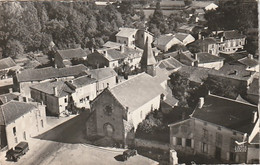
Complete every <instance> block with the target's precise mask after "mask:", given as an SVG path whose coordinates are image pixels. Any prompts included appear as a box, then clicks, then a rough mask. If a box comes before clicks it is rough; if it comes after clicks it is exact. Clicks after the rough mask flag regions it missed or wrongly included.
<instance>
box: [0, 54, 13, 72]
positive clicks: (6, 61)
mask: <svg viewBox="0 0 260 165" xmlns="http://www.w3.org/2000/svg"><path fill="white" fill-rule="evenodd" d="M14 66H16V63H15V62H14V60H13V59H12V58H11V57H7V58H3V59H0V70H2V69H8V68H11V67H14Z"/></svg>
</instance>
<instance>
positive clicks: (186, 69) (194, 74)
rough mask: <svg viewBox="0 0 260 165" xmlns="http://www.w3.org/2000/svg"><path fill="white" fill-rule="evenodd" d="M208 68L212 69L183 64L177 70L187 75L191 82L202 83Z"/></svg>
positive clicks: (206, 75)
mask: <svg viewBox="0 0 260 165" xmlns="http://www.w3.org/2000/svg"><path fill="white" fill-rule="evenodd" d="M210 70H213V69H209V68H202V67H194V66H183V67H181V68H180V69H179V70H178V72H179V73H180V74H185V75H187V76H188V79H189V80H190V81H192V82H196V83H203V80H205V79H206V78H207V77H208V73H209V71H210Z"/></svg>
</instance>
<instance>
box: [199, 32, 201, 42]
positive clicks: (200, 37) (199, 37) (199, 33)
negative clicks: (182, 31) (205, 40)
mask: <svg viewBox="0 0 260 165" xmlns="http://www.w3.org/2000/svg"><path fill="white" fill-rule="evenodd" d="M198 39H199V40H200V39H201V33H200V32H199V34H198Z"/></svg>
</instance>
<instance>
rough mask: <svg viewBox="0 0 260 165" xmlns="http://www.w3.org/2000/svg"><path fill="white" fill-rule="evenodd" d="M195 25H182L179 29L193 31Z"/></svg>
mask: <svg viewBox="0 0 260 165" xmlns="http://www.w3.org/2000/svg"><path fill="white" fill-rule="evenodd" d="M194 27H195V26H194V25H182V26H181V27H179V28H178V29H183V30H188V31H192V30H193V29H194Z"/></svg>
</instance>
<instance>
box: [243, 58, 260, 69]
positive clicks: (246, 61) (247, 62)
mask: <svg viewBox="0 0 260 165" xmlns="http://www.w3.org/2000/svg"><path fill="white" fill-rule="evenodd" d="M238 61H239V62H240V63H241V64H244V65H245V66H248V67H255V66H257V65H259V64H258V61H257V60H256V59H253V58H252V59H251V58H249V57H245V58H242V59H239V60H238Z"/></svg>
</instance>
